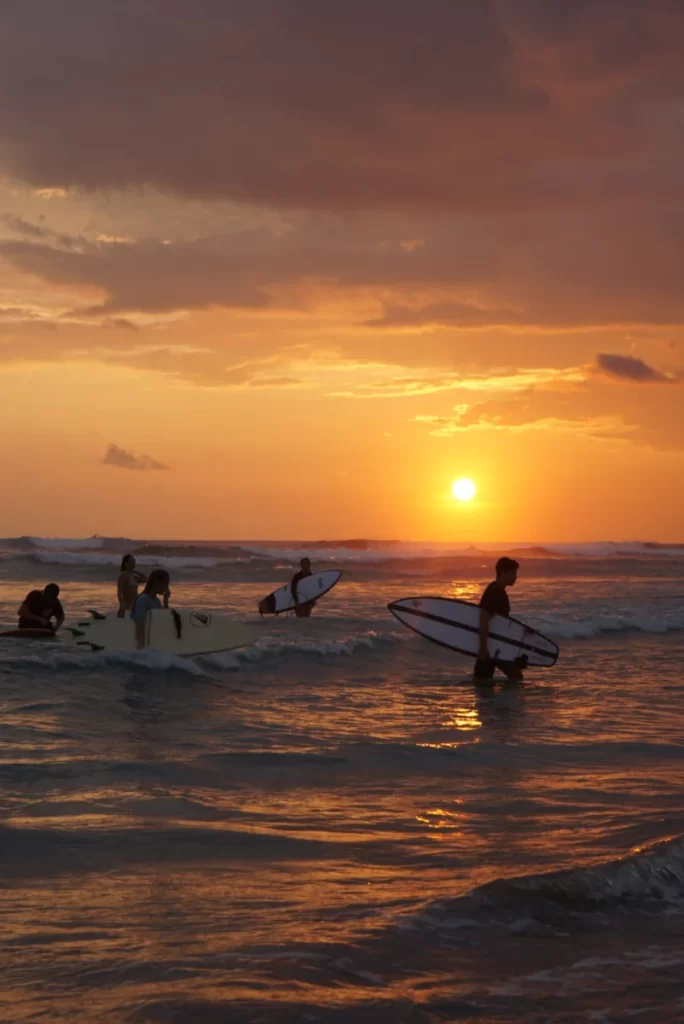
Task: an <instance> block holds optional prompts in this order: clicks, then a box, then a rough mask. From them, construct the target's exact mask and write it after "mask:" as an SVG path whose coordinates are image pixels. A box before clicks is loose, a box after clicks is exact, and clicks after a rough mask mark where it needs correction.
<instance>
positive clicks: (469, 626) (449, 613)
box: [387, 597, 558, 666]
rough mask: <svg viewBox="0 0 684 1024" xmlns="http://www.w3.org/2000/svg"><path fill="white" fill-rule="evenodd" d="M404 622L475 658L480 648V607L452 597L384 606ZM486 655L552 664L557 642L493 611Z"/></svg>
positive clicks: (554, 660)
mask: <svg viewBox="0 0 684 1024" xmlns="http://www.w3.org/2000/svg"><path fill="white" fill-rule="evenodd" d="M387 607H388V608H389V610H390V611H391V612H392V615H394V616H395V618H397V619H398V620H399V622H401V623H402V624H403V625H404V626H408V628H409V629H412V630H413V631H414V632H416V633H419V634H420V636H424V637H426V639H428V640H432V641H433V643H436V644H440V645H441V646H442V647H448V648H449V649H450V650H452V651H458V653H459V654H466V655H468V656H470V657H471V658H476V657H477V653H478V651H479V649H480V608H479V605H476V604H471V603H470V602H469V601H460V600H458V599H457V598H451V597H405V598H402V600H400V601H393V602H392V603H391V604H389V605H388V606H387ZM488 649H489V655H490V657H491V658H494V659H497V660H499V661H516V660H517V659H519V658H524V659H525V660H526V663H527V664H528V665H545V666H549V665H555V664H556V661H557V660H558V646H557V644H555V643H554V642H553V640H549V639H548V637H545V636H542V634H541V633H538V632H537V631H536V630H535V629H532V628H531V627H530V626H526V625H525V623H524V622H520V621H519V620H518V619H507V618H504V617H503V616H502V615H494V616H493V618H492V619H491V621H490V623H489V641H488Z"/></svg>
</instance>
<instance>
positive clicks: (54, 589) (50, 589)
mask: <svg viewBox="0 0 684 1024" xmlns="http://www.w3.org/2000/svg"><path fill="white" fill-rule="evenodd" d="M43 593H44V594H45V596H46V597H59V587H58V586H57V584H56V583H48V585H47V587H46V588H45V590H44V591H43Z"/></svg>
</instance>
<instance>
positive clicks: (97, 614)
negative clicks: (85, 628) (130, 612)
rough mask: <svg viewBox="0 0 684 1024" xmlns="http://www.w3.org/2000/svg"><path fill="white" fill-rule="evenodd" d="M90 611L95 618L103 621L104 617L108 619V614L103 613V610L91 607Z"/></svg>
mask: <svg viewBox="0 0 684 1024" xmlns="http://www.w3.org/2000/svg"><path fill="white" fill-rule="evenodd" d="M88 612H89V613H90V615H92V617H93V618H94V619H97V620H98V621H101V620H102V619H106V618H107V616H106V615H103V614H102V612H98V611H96V610H95V609H94V608H89V609H88Z"/></svg>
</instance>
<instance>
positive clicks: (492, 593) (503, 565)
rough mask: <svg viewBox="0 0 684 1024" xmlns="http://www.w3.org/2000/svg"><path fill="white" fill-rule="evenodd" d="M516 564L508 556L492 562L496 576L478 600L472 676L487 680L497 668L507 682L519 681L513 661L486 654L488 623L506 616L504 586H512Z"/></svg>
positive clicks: (507, 604) (508, 606)
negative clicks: (477, 643)
mask: <svg viewBox="0 0 684 1024" xmlns="http://www.w3.org/2000/svg"><path fill="white" fill-rule="evenodd" d="M519 568H520V566H519V565H518V563H517V562H516V561H514V559H512V558H500V559H499V561H498V562H497V563H496V579H495V580H494V582H493V583H490V584H489V586H488V587H487V589H486V590H485V592H484V594H483V595H482V598H481V599H480V650H479V652H478V655H477V661H476V662H475V673H474V674H475V679H476V680H477V681H478V682H489V681H490V680H491V679H493V678H494V672H495V671H496V669H497V668H498V669H499V670H500V671H501V672H503V674H504V675H505V676H506V678H507V679H509V680H510V681H511V682H516V683H519V682H522V678H523V674H522V670H521V668H520V666H519V665H516V663H515V662H514V661H498V660H496V659H494V658H492V657H491V656H490V653H489V648H488V636H489V623H490V621H491V619H492V618H493V617H494V616H495V615H502V616H503V617H504V618H508V617H509V616H510V614H511V602H510V600H509V598H508V594H507V593H506V588H507V587H512V586H514V585H515V581H516V580H517V578H518V569H519Z"/></svg>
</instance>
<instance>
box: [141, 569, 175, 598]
mask: <svg viewBox="0 0 684 1024" xmlns="http://www.w3.org/2000/svg"><path fill="white" fill-rule="evenodd" d="M170 582H171V577H170V576H169V574H168V572H167V571H166V569H153V570H152V572H151V573H150V575H149V576H148V578H147V583H146V584H145V593H146V594H163V593H164V592H165V591H166V590H167V589H168V586H169V583H170Z"/></svg>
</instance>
